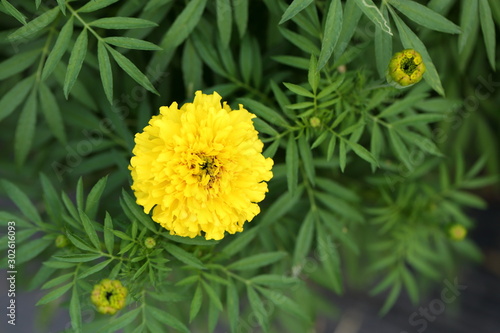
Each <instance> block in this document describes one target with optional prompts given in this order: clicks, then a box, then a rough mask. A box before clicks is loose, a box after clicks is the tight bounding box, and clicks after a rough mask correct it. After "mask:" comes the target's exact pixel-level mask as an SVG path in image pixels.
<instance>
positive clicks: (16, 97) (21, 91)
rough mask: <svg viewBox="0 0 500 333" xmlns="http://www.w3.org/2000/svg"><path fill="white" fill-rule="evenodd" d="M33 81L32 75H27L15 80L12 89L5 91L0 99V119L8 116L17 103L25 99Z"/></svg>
mask: <svg viewBox="0 0 500 333" xmlns="http://www.w3.org/2000/svg"><path fill="white" fill-rule="evenodd" d="M33 82H34V77H33V76H29V77H27V78H25V79H24V80H22V81H19V82H17V83H16V85H15V86H14V87H12V89H10V90H9V91H8V92H7V93H5V95H4V96H3V97H2V98H1V99H0V121H2V119H4V118H5V117H8V116H9V115H10V114H11V113H12V112H13V111H14V110H15V109H16V107H17V106H18V105H19V104H21V103H22V102H23V101H25V100H26V99H25V97H26V95H28V92H29V91H30V89H31V87H32V86H33Z"/></svg>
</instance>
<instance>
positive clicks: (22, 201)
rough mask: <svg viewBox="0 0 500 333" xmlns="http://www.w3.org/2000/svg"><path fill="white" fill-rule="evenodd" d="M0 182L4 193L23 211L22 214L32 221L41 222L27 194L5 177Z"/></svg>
mask: <svg viewBox="0 0 500 333" xmlns="http://www.w3.org/2000/svg"><path fill="white" fill-rule="evenodd" d="M1 183H2V187H3V188H4V190H5V193H6V194H7V195H8V196H9V198H10V199H11V200H12V201H13V202H14V203H15V204H16V206H17V207H18V208H19V210H20V211H21V212H23V215H24V216H26V217H27V218H28V219H30V220H31V221H33V222H36V223H41V222H42V219H41V218H40V215H39V214H38V211H37V209H36V208H35V206H34V205H33V203H31V201H30V199H29V198H28V196H27V195H26V194H25V193H24V192H23V191H21V190H20V189H19V187H17V186H16V185H15V184H13V183H11V182H9V181H8V180H5V179H2V180H1Z"/></svg>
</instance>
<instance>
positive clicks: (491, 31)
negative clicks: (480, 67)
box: [479, 0, 496, 70]
mask: <svg viewBox="0 0 500 333" xmlns="http://www.w3.org/2000/svg"><path fill="white" fill-rule="evenodd" d="M479 16H480V17H481V30H482V31H483V38H484V44H485V45H486V54H487V55H488V60H489V61H490V66H491V68H493V70H495V68H496V67H495V61H496V59H495V50H496V37H495V23H494V22H493V16H492V14H491V8H490V5H489V3H488V0H479Z"/></svg>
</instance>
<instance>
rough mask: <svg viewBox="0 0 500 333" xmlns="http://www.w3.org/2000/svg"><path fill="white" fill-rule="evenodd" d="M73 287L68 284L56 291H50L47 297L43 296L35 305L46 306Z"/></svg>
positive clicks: (71, 284)
mask: <svg viewBox="0 0 500 333" xmlns="http://www.w3.org/2000/svg"><path fill="white" fill-rule="evenodd" d="M72 286H73V283H72V282H71V283H68V284H66V285H64V286H62V287H59V288H57V289H54V290H52V291H51V292H49V293H48V294H47V295H45V296H43V297H42V298H41V299H40V300H39V301H38V302H37V303H36V305H37V306H38V305H42V304H47V303H49V302H52V301H53V300H55V299H58V298H59V297H61V296H62V295H64V294H65V293H66V292H67V291H68V290H70V289H71V287H72Z"/></svg>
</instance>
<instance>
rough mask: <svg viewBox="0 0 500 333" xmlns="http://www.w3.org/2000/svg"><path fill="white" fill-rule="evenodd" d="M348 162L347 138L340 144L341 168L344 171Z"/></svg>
mask: <svg viewBox="0 0 500 333" xmlns="http://www.w3.org/2000/svg"><path fill="white" fill-rule="evenodd" d="M346 163H347V152H346V147H345V140H340V145H339V164H340V170H341V171H342V172H344V170H345V166H346Z"/></svg>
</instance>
